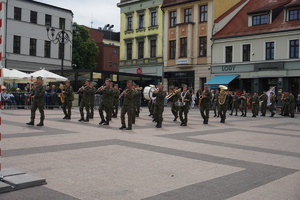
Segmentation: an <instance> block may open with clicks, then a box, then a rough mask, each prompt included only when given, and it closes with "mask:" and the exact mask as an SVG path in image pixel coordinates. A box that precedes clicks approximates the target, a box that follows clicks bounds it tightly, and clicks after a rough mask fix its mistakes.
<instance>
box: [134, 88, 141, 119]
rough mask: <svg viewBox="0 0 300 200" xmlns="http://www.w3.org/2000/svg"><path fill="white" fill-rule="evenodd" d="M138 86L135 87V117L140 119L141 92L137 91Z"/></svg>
mask: <svg viewBox="0 0 300 200" xmlns="http://www.w3.org/2000/svg"><path fill="white" fill-rule="evenodd" d="M139 87H140V86H139V85H137V86H136V88H137V93H138V95H137V96H136V112H135V114H136V117H140V110H141V90H140V89H139Z"/></svg>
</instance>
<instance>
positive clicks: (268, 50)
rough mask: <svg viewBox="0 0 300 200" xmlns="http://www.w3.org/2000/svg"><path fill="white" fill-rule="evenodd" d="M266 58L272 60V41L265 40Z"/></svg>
mask: <svg viewBox="0 0 300 200" xmlns="http://www.w3.org/2000/svg"><path fill="white" fill-rule="evenodd" d="M266 60H274V42H266Z"/></svg>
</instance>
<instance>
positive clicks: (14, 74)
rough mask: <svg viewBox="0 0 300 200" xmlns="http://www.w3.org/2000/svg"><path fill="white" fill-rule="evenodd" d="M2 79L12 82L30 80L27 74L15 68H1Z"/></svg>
mask: <svg viewBox="0 0 300 200" xmlns="http://www.w3.org/2000/svg"><path fill="white" fill-rule="evenodd" d="M2 72H3V81H4V82H14V83H26V82H28V81H29V80H30V76H29V74H26V73H24V72H21V71H19V70H16V69H12V70H10V69H7V68H3V69H2Z"/></svg>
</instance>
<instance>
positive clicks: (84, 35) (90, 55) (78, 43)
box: [72, 23, 99, 69]
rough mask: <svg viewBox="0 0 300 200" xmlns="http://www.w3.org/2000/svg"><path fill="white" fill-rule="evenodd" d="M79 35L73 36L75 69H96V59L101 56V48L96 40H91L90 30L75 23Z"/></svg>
mask: <svg viewBox="0 0 300 200" xmlns="http://www.w3.org/2000/svg"><path fill="white" fill-rule="evenodd" d="M74 24H75V25H76V27H77V30H78V35H77V36H75V35H74V36H73V49H72V51H73V52H72V54H73V61H72V63H73V69H95V67H96V63H95V58H96V57H97V56H98V54H99V48H98V46H97V44H96V42H95V41H94V40H91V39H90V38H89V37H90V34H89V31H88V29H86V28H85V27H83V26H79V25H77V24H76V23H74Z"/></svg>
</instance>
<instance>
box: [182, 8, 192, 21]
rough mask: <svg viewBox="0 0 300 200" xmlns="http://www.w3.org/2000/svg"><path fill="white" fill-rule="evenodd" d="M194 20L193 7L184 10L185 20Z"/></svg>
mask: <svg viewBox="0 0 300 200" xmlns="http://www.w3.org/2000/svg"><path fill="white" fill-rule="evenodd" d="M191 21H192V9H191V8H188V9H185V10H184V22H185V23H187V22H191Z"/></svg>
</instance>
